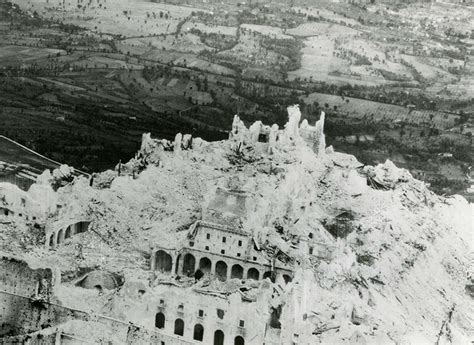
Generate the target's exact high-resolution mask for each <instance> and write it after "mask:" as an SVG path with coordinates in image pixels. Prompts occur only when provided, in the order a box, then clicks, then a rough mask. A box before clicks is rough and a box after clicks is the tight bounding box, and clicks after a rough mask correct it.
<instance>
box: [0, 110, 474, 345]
mask: <svg viewBox="0 0 474 345" xmlns="http://www.w3.org/2000/svg"><path fill="white" fill-rule="evenodd" d="M288 114H289V118H288V123H287V124H286V125H285V127H284V128H278V126H277V125H273V126H267V125H264V124H262V123H261V122H260V121H257V122H255V123H254V124H253V125H251V126H250V127H249V128H247V127H246V126H245V125H244V123H243V122H242V121H241V120H240V119H239V118H238V116H236V117H235V118H234V122H233V125H232V130H231V131H230V133H229V139H228V140H224V141H218V142H206V141H204V140H202V139H200V138H193V137H191V135H188V134H186V135H181V134H177V135H176V138H175V140H174V141H168V140H161V139H154V138H151V136H150V135H149V134H144V135H143V137H142V145H141V149H140V150H139V152H137V154H136V156H135V158H133V159H131V160H130V161H129V162H126V163H122V162H120V163H118V164H117V166H116V168H115V170H114V171H112V170H108V171H105V172H102V173H96V174H93V175H92V176H91V177H90V178H87V177H85V176H76V177H74V178H71V174H72V172H73V170H72V169H71V168H69V167H67V166H61V168H59V169H56V170H54V171H52V172H51V171H48V170H47V171H45V172H44V173H43V174H42V175H40V176H39V177H38V179H37V182H36V183H35V184H33V185H32V186H31V187H30V189H29V190H28V191H26V192H25V191H22V190H20V189H19V188H17V187H15V186H14V185H11V184H8V183H1V184H0V250H1V253H2V261H1V266H2V267H1V269H0V294H1V298H0V299H1V300H2V301H3V302H2V309H0V310H1V320H0V321H1V322H0V324H1V326H0V337H1V338H2V341H6V343H7V344H10V343H27V344H53V343H64V344H73V343H101V344H102V343H104V344H125V343H127V344H151V343H152V344H165V343H166V344H199V343H202V344H217V345H218V344H238V345H241V344H320V343H321V344H435V343H436V344H467V343H469V342H470V341H472V339H473V337H474V333H473V330H472V321H473V320H472V317H473V312H474V310H473V308H474V306H473V303H472V298H473V295H474V286H473V281H472V279H473V274H474V272H473V271H472V252H473V251H472V249H473V248H472V244H473V242H472V229H473V228H472V225H473V224H472V221H473V217H472V216H473V212H472V211H473V209H472V205H470V204H468V203H467V201H466V200H465V199H463V198H461V197H458V196H452V197H443V196H438V195H436V194H434V193H432V192H431V191H429V190H428V189H427V186H426V185H425V184H424V183H423V182H421V181H418V180H416V179H415V178H413V177H412V176H411V174H410V173H409V172H408V171H406V170H404V169H398V168H397V167H396V166H395V165H394V164H393V163H391V162H390V161H386V162H385V164H380V165H378V166H364V165H363V164H361V163H360V162H358V160H357V159H356V158H355V157H354V156H351V155H347V154H342V153H338V152H335V151H334V150H333V148H332V147H330V146H329V147H326V143H325V137H324V113H322V114H321V118H320V120H319V121H318V122H316V124H315V126H313V125H310V124H308V121H306V120H303V119H301V113H300V111H299V108H298V106H291V107H289V108H288Z"/></svg>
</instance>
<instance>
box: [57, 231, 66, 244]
mask: <svg viewBox="0 0 474 345" xmlns="http://www.w3.org/2000/svg"><path fill="white" fill-rule="evenodd" d="M63 240H64V237H63V229H61V230H59V231H58V238H57V240H56V243H57V244H59V243H62V242H63Z"/></svg>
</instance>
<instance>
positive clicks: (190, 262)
mask: <svg viewBox="0 0 474 345" xmlns="http://www.w3.org/2000/svg"><path fill="white" fill-rule="evenodd" d="M195 266H196V259H195V258H194V256H193V255H192V254H189V253H188V254H186V255H185V256H184V262H183V274H184V275H187V276H189V277H190V276H192V275H193V274H194V268H195Z"/></svg>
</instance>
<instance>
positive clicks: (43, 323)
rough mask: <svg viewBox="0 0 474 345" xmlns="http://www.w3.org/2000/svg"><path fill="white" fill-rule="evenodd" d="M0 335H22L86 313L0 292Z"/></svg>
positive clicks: (85, 315)
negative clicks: (0, 302)
mask: <svg viewBox="0 0 474 345" xmlns="http://www.w3.org/2000/svg"><path fill="white" fill-rule="evenodd" d="M0 300H1V301H2V304H1V309H0V311H1V315H0V336H3V335H6V334H8V335H12V336H14V335H22V334H23V335H24V334H28V333H32V332H36V331H38V330H41V329H44V328H47V327H51V326H55V325H59V324H61V323H64V322H66V321H68V320H77V319H87V318H88V314H87V313H85V312H82V311H78V310H73V309H70V308H66V307H63V306H60V305H57V304H53V303H49V302H42V301H39V300H34V299H31V298H29V297H26V296H21V295H18V294H14V293H7V292H0Z"/></svg>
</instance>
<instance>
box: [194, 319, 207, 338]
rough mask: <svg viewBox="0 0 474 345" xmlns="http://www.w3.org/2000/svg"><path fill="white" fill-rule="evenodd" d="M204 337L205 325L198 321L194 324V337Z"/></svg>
mask: <svg viewBox="0 0 474 345" xmlns="http://www.w3.org/2000/svg"><path fill="white" fill-rule="evenodd" d="M203 338H204V327H202V325H200V324H199V323H198V324H196V325H195V326H194V335H193V339H194V340H199V341H202V339H203Z"/></svg>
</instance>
